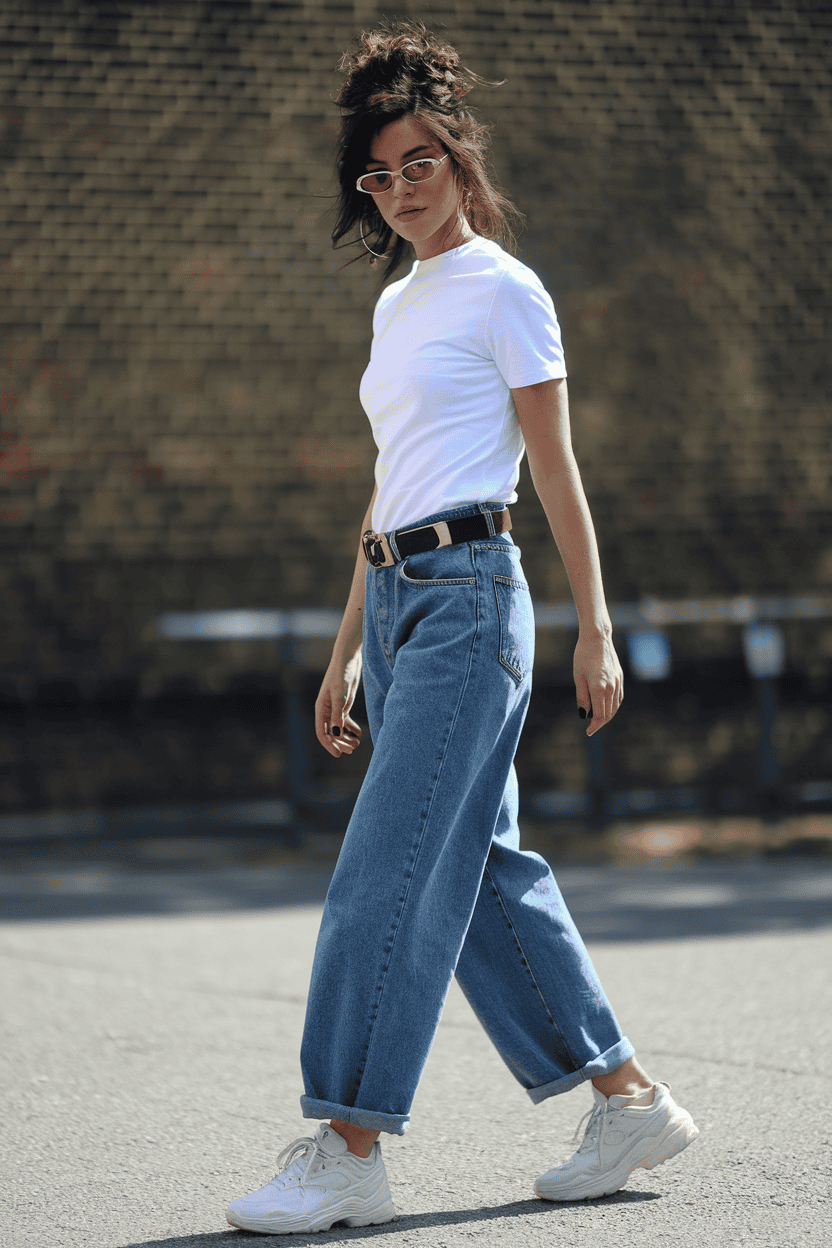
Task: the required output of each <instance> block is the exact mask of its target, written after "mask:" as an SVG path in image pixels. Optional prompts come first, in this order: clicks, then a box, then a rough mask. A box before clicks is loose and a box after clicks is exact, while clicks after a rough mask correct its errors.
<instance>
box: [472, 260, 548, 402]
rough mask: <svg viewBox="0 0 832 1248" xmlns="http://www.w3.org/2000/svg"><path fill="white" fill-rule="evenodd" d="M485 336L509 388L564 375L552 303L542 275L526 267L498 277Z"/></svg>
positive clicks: (529, 384) (530, 384)
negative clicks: (540, 276)
mask: <svg viewBox="0 0 832 1248" xmlns="http://www.w3.org/2000/svg"><path fill="white" fill-rule="evenodd" d="M485 341H486V345H487V347H488V350H489V352H490V354H491V356H492V358H493V360H494V362H495V364H496V365H497V368H498V369H499V370H500V374H501V375H502V378H503V380H504V381H505V383H506V385H507V386H508V387H509V389H510V390H511V389H515V388H517V387H518V386H533V385H535V384H536V383H537V382H539V381H551V380H553V379H554V378H557V377H565V376H566V363H565V360H564V354H563V343H562V342H561V334H560V325H559V324H558V318H557V315H556V313H555V305H554V303H553V302H552V298H551V296H550V294H549V292H548V291H547V290H546V288H545V287H544V285H543V283H542V282H541V281H540V279H539V278H538V277H537V276H536V274H534V273H533V272H532V271H531V269H527V268H526V267H525V266H522V267H520V270H519V272H514V271H509V272H507V273H503V275H502V276H501V278H500V281H499V283H498V284H497V289H496V290H495V292H494V298H493V300H492V303H491V309H490V311H489V314H488V320H487V322H486V326H485Z"/></svg>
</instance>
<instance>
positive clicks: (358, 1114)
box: [300, 1096, 410, 1135]
mask: <svg viewBox="0 0 832 1248" xmlns="http://www.w3.org/2000/svg"><path fill="white" fill-rule="evenodd" d="M300 1108H301V1112H302V1113H303V1116H304V1118H320V1119H329V1118H337V1119H338V1121H339V1122H348V1123H350V1124H351V1125H352V1126H354V1127H363V1128H364V1130H365V1131H387V1132H388V1133H389V1134H390V1135H404V1133H405V1131H406V1130H407V1124H408V1123H409V1122H410V1115H409V1114H377V1113H376V1112H375V1111H374V1110H372V1109H356V1108H355V1106H354V1105H336V1104H335V1102H334V1101H316V1100H313V1098H312V1097H311V1096H302V1097H301V1098H300Z"/></svg>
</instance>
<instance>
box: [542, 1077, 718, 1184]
mask: <svg viewBox="0 0 832 1248" xmlns="http://www.w3.org/2000/svg"><path fill="white" fill-rule="evenodd" d="M592 1092H593V1095H594V1097H595V1106H594V1108H593V1109H591V1110H590V1111H589V1114H588V1115H586V1114H585V1115H584V1118H582V1119H581V1121H580V1122H579V1123H578V1131H580V1129H581V1125H582V1124H583V1122H584V1119H585V1118H586V1117H587V1116H588V1117H589V1123H588V1124H587V1128H586V1134H585V1135H584V1138H583V1142H582V1144H581V1147H580V1148H579V1149H578V1151H577V1153H575V1155H574V1157H571V1158H570V1159H569V1161H567V1162H564V1164H563V1165H562V1166H555V1168H554V1169H553V1170H547V1171H546V1173H545V1174H543V1175H541V1176H540V1178H539V1179H538V1180H537V1182H536V1183H535V1185H534V1190H535V1192H536V1193H537V1195H538V1196H541V1197H542V1198H543V1199H544V1200H592V1199H594V1198H595V1197H596V1196H610V1195H612V1193H613V1192H617V1191H619V1190H620V1189H621V1188H622V1187H623V1186H624V1184H625V1183H626V1182H627V1179H628V1178H629V1177H630V1175H631V1174H632V1172H633V1171H634V1170H637V1169H638V1168H639V1167H640V1166H641V1167H643V1168H644V1169H645V1170H652V1169H653V1167H654V1166H658V1165H660V1164H661V1163H662V1162H663V1161H667V1159H668V1158H669V1157H674V1156H675V1155H676V1153H680V1152H681V1151H682V1149H683V1148H687V1146H688V1144H690V1143H692V1141H693V1140H695V1139H696V1137H697V1135H698V1134H699V1128H698V1127H697V1126H695V1125H694V1122H693V1119H692V1118H691V1116H690V1114H689V1113H688V1112H687V1110H684V1109H681V1108H680V1107H679V1106H678V1105H677V1104H676V1102H675V1101H674V1100H673V1097H672V1096H671V1095H670V1084H668V1083H657V1084H656V1085H655V1089H654V1094H653V1103H652V1105H640V1104H633V1100H634V1099H635V1100H638V1099H640V1098H633V1097H629V1096H611V1097H609V1098H607V1097H606V1096H603V1095H602V1094H601V1093H600V1092H599V1091H598V1089H597V1088H596V1087H593V1089H592ZM577 1134H578V1132H576V1133H575V1136H576V1138H577Z"/></svg>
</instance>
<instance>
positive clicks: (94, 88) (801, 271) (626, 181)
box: [0, 0, 832, 700]
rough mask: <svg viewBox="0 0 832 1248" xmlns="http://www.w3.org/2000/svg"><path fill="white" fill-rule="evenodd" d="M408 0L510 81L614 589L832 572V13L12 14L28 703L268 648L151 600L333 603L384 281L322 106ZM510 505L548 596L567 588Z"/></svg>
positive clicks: (9, 339) (353, 500)
mask: <svg viewBox="0 0 832 1248" xmlns="http://www.w3.org/2000/svg"><path fill="white" fill-rule="evenodd" d="M394 12H395V13H398V14H401V15H406V14H408V13H411V14H413V15H415V16H419V17H422V18H423V19H424V20H425V21H426V22H427V23H428V25H431V26H434V27H435V28H440V29H442V30H443V32H444V33H445V35H446V36H447V37H448V38H449V39H450V40H451V41H452V42H454V43H456V45H457V46H458V47H459V49H460V51H461V53H462V55H463V59H464V60H465V61H466V62H467V63H468V64H469V65H470V66H471V67H472V68H473V69H475V70H477V71H478V72H480V73H482V74H484V75H485V76H487V77H492V78H505V79H506V82H505V85H504V86H502V87H500V88H495V89H493V90H491V89H488V88H481V89H478V90H477V91H476V92H475V93H474V94H473V95H472V97H471V99H472V103H473V104H475V105H478V106H479V108H480V110H481V113H482V115H483V116H484V117H485V118H486V119H487V120H488V121H490V122H492V123H493V125H494V166H495V169H496V171H497V176H498V179H499V180H500V181H501V183H502V184H503V186H504V187H505V189H506V190H507V191H508V192H509V194H510V195H511V196H512V197H513V198H514V199H515V201H516V202H517V204H518V206H519V207H520V208H521V209H522V210H523V212H524V213H525V214H526V228H525V230H524V232H523V234H522V235H521V238H520V242H519V249H518V254H519V256H520V258H521V259H522V260H524V261H525V262H527V263H528V264H530V265H531V266H532V267H533V268H534V269H535V270H536V271H537V272H538V273H539V274H540V276H541V278H542V279H543V281H544V282H545V284H546V285H547V287H548V288H549V290H550V291H551V293H552V295H553V297H554V299H555V303H556V306H557V308H558V311H559V314H560V318H561V321H562V324H563V329H564V338H565V345H566V351H567V363H568V367H569V370H570V394H571V399H572V410H573V424H574V441H575V447H576V451H577V454H578V458H579V463H580V464H581V467H582V471H583V475H584V480H585V484H586V488H587V493H588V495H589V498H590V503H591V506H592V509H593V514H594V517H595V521H596V527H597V530H598V535H599V541H600V545H601V550H602V562H603V567H604V573H605V581H606V586H607V592H608V597H609V598H610V599H611V600H626V599H631V598H634V597H638V596H640V595H642V594H653V595H657V596H662V595H667V596H676V595H687V594H696V595H706V594H709V593H714V594H725V593H737V592H752V593H753V592H778V593H779V592H790V591H792V590H794V591H807V590H819V589H823V588H828V587H829V585H830V582H832V528H830V497H832V495H831V494H830V460H831V459H832V454H831V453H830V436H829V428H830V421H829V414H830V408H829V395H830V380H829V363H828V357H829V352H828V329H827V332H826V334H824V324H826V325H827V326H828V313H829V298H828V291H829V264H830V261H829V256H830V238H829V211H828V202H829V200H828V182H829V174H828V170H829V167H830V156H832V138H831V137H830V136H832V127H830V90H829V88H830V77H832V68H830V67H831V66H832V33H831V28H832V15H830V11H829V9H828V6H826V5H825V4H821V3H817V2H815V0H812V2H805V3H784V2H771V3H769V2H762V0H757V2H751V3H748V2H743V3H742V4H739V3H730V2H728V0H721V2H717V3H708V2H707V0H701V2H699V3H681V2H674V0H670V2H669V3H663V4H661V5H659V4H656V3H655V2H654V0H587V2H585V3H577V2H575V0H570V2H569V3H564V2H559V0H554V2H547V3H541V2H535V0H523V2H520V0H505V3H503V4H501V5H499V6H494V5H491V4H484V3H482V4H480V3H477V2H476V0H457V3H434V4H412V5H407V4H399V5H398V6H396V8H395V9H390V8H389V7H388V6H386V5H382V6H377V5H375V4H372V3H369V2H367V3H364V2H362V0H352V2H347V0H344V2H342V3H335V2H330V0H305V2H303V0H298V2H297V3H276V2H273V0H250V2H242V0H241V2H239V3H228V2H227V3H207V2H204V0H194V2H192V3H180V2H177V0H168V2H166V3H147V2H145V3H141V2H139V3H121V2H120V0H112V2H104V0H99V2H98V3H90V2H87V3H83V2H82V3H77V2H75V0H73V2H70V0H65V2H55V0H42V2H41V3H39V4H38V5H36V6H33V5H31V4H29V3H27V2H26V0H5V3H4V4H3V6H2V12H0V30H2V38H3V41H4V48H5V51H6V56H5V57H4V58H3V64H2V68H0V74H2V80H1V81H0V109H2V113H1V114H0V120H1V121H2V127H3V129H2V134H3V138H2V155H3V182H2V188H3V189H2V213H1V214H0V230H1V231H2V255H1V256H0V289H2V292H3V296H4V298H3V300H2V308H1V309H0V318H2V324H0V335H2V373H1V374H0V404H1V405H2V410H1V412H0V415H1V416H2V430H3V432H2V435H0V437H1V438H2V441H0V456H1V457H0V487H2V510H0V541H2V569H1V570H0V576H2V601H3V604H4V610H3V614H4V617H5V618H4V625H3V627H4V641H5V645H4V648H3V653H2V656H0V695H2V696H3V697H5V698H7V699H24V700H25V699H31V698H33V697H38V696H39V697H46V696H48V695H49V694H50V691H52V693H54V694H56V695H57V694H59V693H60V692H61V690H64V691H67V690H70V691H71V690H80V691H81V693H82V694H83V696H84V697H86V698H95V697H97V696H105V695H107V694H108V693H113V692H118V691H126V692H138V693H139V694H141V695H143V696H152V695H155V694H158V693H160V692H164V691H165V690H166V689H169V688H183V687H185V686H187V687H188V688H192V689H193V690H203V691H219V690H222V689H223V688H225V687H227V686H228V684H229V682H230V681H231V680H232V678H233V675H234V673H235V671H239V670H240V669H241V668H246V667H251V666H252V664H253V665H254V666H258V665H259V666H260V667H263V668H269V667H271V668H274V667H275V666H276V665H278V664H279V656H278V654H277V651H276V650H275V651H273V652H266V651H265V650H262V648H261V651H258V652H256V653H255V652H253V651H247V650H242V651H241V650H240V649H239V648H238V649H237V650H236V651H235V650H234V649H233V648H232V647H225V648H223V647H218V648H216V649H215V650H213V651H211V652H210V653H209V652H208V651H206V650H200V651H199V652H198V653H197V652H196V651H191V650H188V648H187V647H184V648H183V647H181V646H180V647H174V646H170V645H168V646H165V645H163V644H162V643H161V642H159V640H158V639H157V638H156V637H155V636H154V634H153V630H152V628H151V627H150V625H151V623H152V621H153V619H154V618H155V617H156V616H157V615H158V614H159V613H160V612H161V611H163V610H177V609H184V610H188V609H194V608H200V607H222V606H259V605H263V606H297V605H315V606H343V603H344V601H345V599H346V595H347V592H348V588H349V582H350V577H351V572H352V566H353V561H354V553H355V542H356V539H357V533H358V526H359V523H360V520H361V517H362V516H363V513H364V509H365V507H366V504H367V501H368V500H369V496H370V493H371V490H372V478H373V465H374V460H375V447H374V444H373V442H372V438H371V435H370V430H369V424H368V422H367V420H366V417H365V416H364V415H363V413H362V411H361V408H360V405H359V402H358V381H359V378H360V375H361V372H362V371H363V368H364V365H365V362H366V358H367V353H368V348H369V337H370V319H371V312H372V306H373V302H374V299H375V297H376V295H377V276H376V274H375V273H373V272H371V271H370V270H369V269H368V268H367V267H366V266H365V265H363V264H361V265H355V266H353V267H350V268H346V269H345V268H343V267H342V266H343V263H344V260H345V258H346V257H348V256H350V255H351V254H353V253H352V251H347V252H341V253H333V251H332V250H331V247H330V244H329V241H328V240H329V232H330V229H331V220H332V219H331V217H330V216H328V215H327V209H328V204H329V202H330V201H329V200H328V199H327V196H330V195H332V193H333V190H334V179H333V175H332V168H331V167H332V155H333V144H334V139H335V134H336V131H337V110H336V109H335V108H334V106H333V105H332V104H331V97H332V96H333V94H334V93H335V91H336V90H337V85H338V82H339V76H338V74H337V72H336V68H337V63H338V59H339V56H340V53H341V51H342V50H343V49H344V48H345V47H346V46H348V44H349V43H350V41H351V39H352V38H353V36H354V35H355V33H356V32H357V31H358V30H359V29H360V28H361V27H362V26H364V25H368V24H371V23H373V22H374V21H375V20H376V19H377V17H378V15H379V13H387V14H389V13H394ZM519 491H520V502H519V503H518V504H517V505H516V507H515V508H514V517H515V527H514V537H515V540H516V541H517V543H518V545H519V546H520V547H521V549H522V551H523V561H524V566H525V568H526V571H527V573H528V576H529V580H530V582H531V585H532V591H533V594H534V595H535V596H536V597H537V598H539V599H542V600H553V599H562V598H564V597H567V596H568V585H567V582H566V578H565V575H564V572H563V569H562V567H561V564H560V560H559V558H558V556H557V552H556V550H555V548H554V544H553V543H552V541H551V537H550V536H549V533H548V528H547V525H546V520H545V516H544V514H543V511H542V509H541V507H540V505H539V503H538V501H537V499H536V496H535V494H534V490H533V487H532V485H531V481H530V478H529V475H528V470H527V467H526V465H525V464H524V466H523V471H522V476H521V481H520V486H519ZM700 644H705V643H702V642H701V639H700V640H697V639H696V638H692V639H691V641H690V646H691V647H692V648H693V649H695V648H696V646H698V645H700ZM555 649H556V647H555ZM553 654H554V652H553ZM830 654H832V630H829V629H823V628H821V629H816V630H814V632H813V633H812V635H811V638H810V644H808V645H807V644H805V643H804V641H803V640H802V639H801V641H800V643H799V644H797V645H795V646H794V647H793V648H792V653H791V654H790V662H792V663H793V664H795V665H797V666H798V667H800V666H801V665H804V666H805V665H807V664H808V665H809V666H812V665H814V670H817V669H818V666H819V665H820V666H821V667H824V668H828V659H829V655H830ZM555 657H556V656H555ZM183 681H184V685H183Z"/></svg>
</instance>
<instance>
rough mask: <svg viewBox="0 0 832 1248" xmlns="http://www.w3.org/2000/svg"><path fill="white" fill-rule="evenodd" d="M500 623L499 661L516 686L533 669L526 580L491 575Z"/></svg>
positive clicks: (531, 616) (531, 617)
mask: <svg viewBox="0 0 832 1248" xmlns="http://www.w3.org/2000/svg"><path fill="white" fill-rule="evenodd" d="M494 595H495V597H496V599H497V615H498V617H499V620H500V656H499V657H500V662H501V663H502V665H503V667H504V668H505V669H506V670H507V671H508V672H510V673H511V675H512V676H513V677H514V680H515V681H516V683H517V684H518V685H520V684H522V682H523V681H524V680H525V678H526V676H528V674H529V672H530V671H531V670H532V667H533V666H534V607H533V606H532V596H531V594H530V592H529V587H528V585H527V584H526V582H525V581H517V580H514V578H513V577H510V576H500V575H499V573H496V572H495V573H494Z"/></svg>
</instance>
